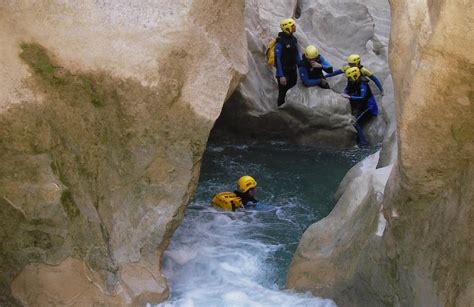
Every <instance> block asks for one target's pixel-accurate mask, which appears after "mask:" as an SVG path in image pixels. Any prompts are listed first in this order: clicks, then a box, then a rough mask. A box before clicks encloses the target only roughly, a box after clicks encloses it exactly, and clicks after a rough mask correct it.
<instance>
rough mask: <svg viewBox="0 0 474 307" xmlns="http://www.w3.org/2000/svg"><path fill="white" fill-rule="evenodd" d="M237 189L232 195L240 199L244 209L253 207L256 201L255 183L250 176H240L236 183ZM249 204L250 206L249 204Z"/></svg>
mask: <svg viewBox="0 0 474 307" xmlns="http://www.w3.org/2000/svg"><path fill="white" fill-rule="evenodd" d="M237 189H238V190H235V191H234V193H235V194H236V195H237V196H238V197H240V199H241V201H242V205H243V206H244V208H246V207H250V206H255V205H256V204H257V202H258V200H256V199H255V195H256V194H257V182H256V181H255V179H253V178H252V177H250V176H247V175H246V176H242V177H240V179H239V181H237ZM249 202H250V203H251V204H249Z"/></svg>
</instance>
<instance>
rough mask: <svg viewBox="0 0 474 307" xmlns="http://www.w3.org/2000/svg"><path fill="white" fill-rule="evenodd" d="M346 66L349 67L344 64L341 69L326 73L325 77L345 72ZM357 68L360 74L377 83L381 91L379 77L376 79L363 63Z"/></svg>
mask: <svg viewBox="0 0 474 307" xmlns="http://www.w3.org/2000/svg"><path fill="white" fill-rule="evenodd" d="M348 68H350V66H349V65H344V66H342V68H341V69H338V70H336V71H335V72H333V73H330V74H327V75H326V78H330V77H334V76H337V75H340V74H343V73H345V72H346V70H347V69H348ZM359 69H360V73H361V74H362V76H364V77H367V78H369V79H370V80H372V81H373V82H374V83H375V85H377V87H378V88H379V90H380V91H381V92H383V87H382V83H380V81H379V79H377V77H376V76H375V75H374V74H372V73H371V72H370V70H368V69H367V68H365V67H364V66H363V65H361V66H359Z"/></svg>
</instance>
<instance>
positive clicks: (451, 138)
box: [287, 0, 474, 306]
mask: <svg viewBox="0 0 474 307" xmlns="http://www.w3.org/2000/svg"><path fill="white" fill-rule="evenodd" d="M390 5H391V12H392V29H391V36H390V65H391V69H392V76H393V82H394V93H395V99H396V103H397V105H396V117H397V121H398V126H397V134H398V141H397V145H398V146H394V145H393V142H394V140H396V139H397V137H394V136H393V135H392V137H391V140H388V139H386V142H385V143H384V147H383V149H382V152H381V154H380V158H379V157H377V156H372V157H370V158H368V159H367V160H365V161H363V162H361V163H360V164H359V165H357V166H356V167H355V168H354V169H353V170H351V171H350V172H349V173H348V175H347V176H346V178H345V180H344V181H343V185H342V186H341V189H340V191H339V193H338V195H337V196H338V197H340V198H339V201H338V203H337V205H336V208H335V209H334V211H333V212H332V213H331V214H330V215H329V216H328V217H327V218H325V219H323V220H322V221H320V222H318V223H316V224H314V225H312V226H311V227H310V228H309V229H308V230H307V231H306V232H305V234H304V236H303V239H302V241H301V242H300V244H299V247H298V249H297V251H296V254H295V256H294V259H293V261H292V265H291V267H290V270H289V275H288V280H287V285H288V286H289V287H290V288H295V289H299V290H310V291H312V292H314V293H315V294H317V295H322V296H328V297H331V298H333V299H334V300H335V301H336V302H337V303H338V304H340V305H342V306H383V305H386V306H472V305H473V304H474V240H473V239H472V234H473V233H474V207H473V204H474V121H473V118H474V89H473V86H472V76H473V73H474V58H473V57H472V50H473V48H474V37H473V36H472V35H471V33H470V32H469V31H470V29H472V25H473V24H474V18H473V16H472V13H471V12H472V11H474V4H473V2H472V1H458V2H456V3H454V2H452V1H437V2H434V1H427V2H423V3H422V2H418V1H407V0H397V1H390ZM397 147H398V150H397V152H394V150H393V149H394V148H397ZM382 153H383V154H382ZM394 161H395V162H394Z"/></svg>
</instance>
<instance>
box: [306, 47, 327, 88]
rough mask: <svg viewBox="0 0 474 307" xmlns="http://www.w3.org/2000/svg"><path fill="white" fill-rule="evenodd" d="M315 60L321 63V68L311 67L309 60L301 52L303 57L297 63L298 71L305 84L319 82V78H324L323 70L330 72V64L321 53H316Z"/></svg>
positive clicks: (311, 84) (317, 83)
mask: <svg viewBox="0 0 474 307" xmlns="http://www.w3.org/2000/svg"><path fill="white" fill-rule="evenodd" d="M316 62H318V63H319V64H321V65H322V68H313V67H312V66H311V63H310V62H309V60H308V59H307V58H306V55H304V54H303V59H302V60H301V62H300V64H299V65H298V71H299V73H300V78H301V81H303V84H304V85H305V86H315V85H319V84H321V79H322V78H324V75H323V71H325V72H326V73H331V72H332V66H331V64H329V62H328V61H326V59H325V58H324V57H323V56H322V55H318V57H317V58H316Z"/></svg>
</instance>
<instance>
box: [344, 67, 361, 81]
mask: <svg viewBox="0 0 474 307" xmlns="http://www.w3.org/2000/svg"><path fill="white" fill-rule="evenodd" d="M346 77H347V78H348V79H351V80H352V81H356V80H357V79H359V78H360V69H359V68H357V67H349V68H348V69H346Z"/></svg>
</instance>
